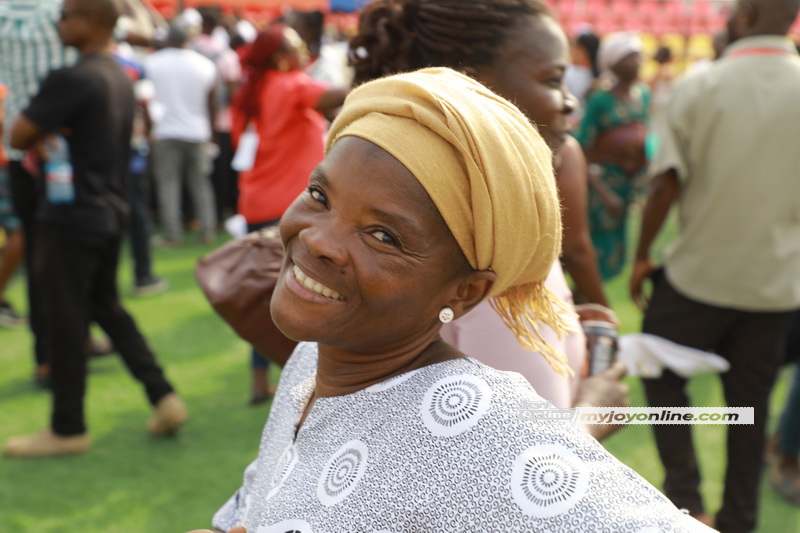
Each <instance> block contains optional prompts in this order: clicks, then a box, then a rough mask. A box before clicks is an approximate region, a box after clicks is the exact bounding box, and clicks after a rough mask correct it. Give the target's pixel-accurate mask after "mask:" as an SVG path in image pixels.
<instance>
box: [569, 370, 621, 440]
mask: <svg viewBox="0 0 800 533" xmlns="http://www.w3.org/2000/svg"><path fill="white" fill-rule="evenodd" d="M627 372H628V367H627V366H625V363H621V362H617V363H615V364H614V366H612V367H611V368H609V369H608V370H606V371H604V372H601V373H599V374H597V375H594V376H589V377H586V378H584V379H582V380H581V382H580V384H579V385H578V394H577V398H576V399H575V405H574V407H628V405H629V404H628V393H629V392H630V388H629V387H628V385H627V384H626V383H624V382H623V381H622V378H623V377H625V374H627ZM622 427H623V426H622V425H619V424H585V425H581V426H580V428H581V429H582V430H583V431H585V432H586V433H588V434H589V435H591V436H592V437H594V438H595V439H597V440H603V439H605V438H606V437H609V436H610V435H612V434H613V433H616V432H617V431H619V430H620V429H621V428H622Z"/></svg>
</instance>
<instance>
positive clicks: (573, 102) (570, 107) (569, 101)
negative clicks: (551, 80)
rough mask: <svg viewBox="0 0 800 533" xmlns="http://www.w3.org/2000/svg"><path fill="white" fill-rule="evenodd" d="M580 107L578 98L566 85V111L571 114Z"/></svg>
mask: <svg viewBox="0 0 800 533" xmlns="http://www.w3.org/2000/svg"><path fill="white" fill-rule="evenodd" d="M577 107H578V99H577V98H576V97H575V95H574V94H572V93H571V92H569V89H567V88H566V87H564V113H566V114H570V113H572V112H573V111H575V108H577Z"/></svg>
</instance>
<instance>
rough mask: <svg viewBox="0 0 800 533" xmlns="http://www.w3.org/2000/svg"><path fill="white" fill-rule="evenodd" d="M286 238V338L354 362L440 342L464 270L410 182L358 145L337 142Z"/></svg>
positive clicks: (278, 291)
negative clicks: (444, 312)
mask: <svg viewBox="0 0 800 533" xmlns="http://www.w3.org/2000/svg"><path fill="white" fill-rule="evenodd" d="M280 229H281V237H282V239H283V242H284V245H285V247H286V256H285V258H284V264H283V268H282V270H281V274H280V277H279V279H278V283H277V285H276V287H275V293H274V296H273V298H272V305H271V310H272V317H273V319H274V320H275V323H276V324H277V325H278V327H280V329H281V330H282V331H283V332H284V333H285V334H286V335H287V336H289V337H290V338H293V339H296V340H311V341H317V342H320V343H322V344H325V345H328V346H333V347H337V348H341V349H348V350H351V351H355V352H358V353H370V354H375V353H378V352H381V353H385V352H387V351H389V352H390V351H392V350H402V349H403V348H404V347H407V346H408V345H409V343H414V342H415V340H416V341H419V339H420V338H421V335H420V334H421V333H422V335H423V336H424V334H425V332H426V331H427V332H433V333H432V334H433V335H434V336H435V335H436V333H437V332H438V319H437V316H438V313H439V311H440V310H441V308H442V307H444V306H445V305H447V301H448V300H447V296H446V295H447V293H448V288H449V287H450V286H451V285H452V282H453V280H454V279H455V278H456V277H457V273H458V272H460V269H463V267H464V264H465V263H466V259H464V257H463V254H462V252H461V250H460V249H459V248H458V245H457V244H456V241H455V238H454V237H453V236H452V234H451V233H450V230H449V229H448V228H447V226H446V225H445V223H444V220H443V219H442V217H441V215H440V214H439V212H438V210H437V209H436V207H435V206H434V204H433V201H432V200H431V199H430V197H429V196H428V194H427V193H426V192H425V190H424V189H423V187H422V186H421V185H420V184H419V182H418V181H417V180H416V179H415V178H414V176H413V175H412V174H411V173H410V172H409V171H408V170H407V169H406V168H405V167H404V166H403V165H402V164H401V163H400V162H399V161H397V159H395V158H394V157H392V156H391V155H389V154H388V153H387V152H386V151H384V150H383V149H381V148H379V147H378V146H376V145H374V144H372V143H370V142H368V141H365V140H363V139H360V138H357V137H345V138H343V139H342V140H340V141H339V142H337V144H336V145H335V146H334V147H333V149H332V150H331V151H330V153H329V154H328V155H327V157H326V158H325V160H324V161H323V162H322V163H321V164H320V165H319V166H318V167H317V168H316V169H315V170H314V171H313V172H312V173H311V177H310V179H309V187H308V189H307V190H306V191H305V192H304V193H303V194H301V195H300V196H299V197H298V198H297V200H295V202H294V203H293V204H292V205H291V206H290V207H289V209H288V210H287V211H286V213H285V214H284V216H283V218H282V219H281V224H280ZM450 288H452V287H450Z"/></svg>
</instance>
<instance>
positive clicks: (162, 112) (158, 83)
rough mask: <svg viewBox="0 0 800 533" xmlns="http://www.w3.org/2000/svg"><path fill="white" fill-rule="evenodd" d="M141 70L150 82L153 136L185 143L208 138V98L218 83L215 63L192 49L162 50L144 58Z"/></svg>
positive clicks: (209, 125)
mask: <svg viewBox="0 0 800 533" xmlns="http://www.w3.org/2000/svg"><path fill="white" fill-rule="evenodd" d="M144 70H145V76H146V77H147V78H148V79H150V80H151V81H152V82H153V92H154V95H153V100H152V102H151V103H150V113H151V116H152V118H153V121H154V122H155V126H154V128H153V136H154V137H155V138H156V139H158V140H162V139H177V140H181V141H186V142H206V141H208V140H209V139H211V124H210V122H209V118H208V95H209V93H210V92H211V90H212V89H213V88H214V86H215V84H216V80H217V67H216V66H215V65H214V63H213V62H212V61H211V60H210V59H207V58H205V57H203V56H202V55H201V54H198V53H197V52H195V51H194V50H189V49H187V48H164V49H163V50H159V51H158V52H155V53H153V54H151V55H149V56H148V57H147V58H146V59H145V62H144Z"/></svg>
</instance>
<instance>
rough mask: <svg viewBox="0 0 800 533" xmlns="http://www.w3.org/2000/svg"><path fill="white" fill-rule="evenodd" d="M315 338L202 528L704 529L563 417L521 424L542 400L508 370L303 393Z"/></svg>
mask: <svg viewBox="0 0 800 533" xmlns="http://www.w3.org/2000/svg"><path fill="white" fill-rule="evenodd" d="M316 366H317V345H316V344H314V343H301V344H300V345H299V346H298V348H297V349H296V350H295V352H294V354H293V355H292V357H291V358H290V359H289V362H288V363H287V364H286V367H285V368H284V370H283V373H282V376H281V381H280V384H279V385H278V391H277V394H276V396H275V399H274V401H273V404H272V410H271V412H270V416H269V419H268V421H267V425H266V427H265V428H264V433H263V436H262V440H261V446H260V450H259V455H258V458H257V459H256V460H255V461H254V462H253V463H252V464H251V465H250V466H249V467H248V468H247V469H246V471H245V476H244V484H243V485H242V487H241V488H240V489H239V490H238V491H237V492H236V493H235V494H234V495H233V496H232V497H231V498H230V500H228V502H227V503H226V504H225V505H224V506H223V507H222V508H221V509H220V510H219V511H218V512H217V513H216V515H215V516H214V519H213V524H214V527H216V528H218V529H220V530H222V531H228V530H230V529H231V528H233V527H234V526H237V525H244V526H245V527H246V528H247V531H249V532H251V533H273V532H276V533H277V532H281V533H283V532H285V531H289V530H291V531H296V532H302V533H310V532H334V531H336V532H339V531H352V532H355V531H359V532H372V533H377V532H378V531H380V532H389V531H398V532H399V531H459V532H472V531H475V532H478V531H480V532H484V531H504V532H512V531H537V532H546V531H552V532H563V531H570V532H581V531H592V532H595V531H615V532H629V531H630V532H633V531H637V532H643V531H659V532H678V531H686V532H689V531H695V532H708V531H711V530H710V529H709V528H707V527H705V526H703V525H701V524H700V523H699V522H697V521H696V520H694V519H692V518H690V517H688V516H687V515H684V514H683V513H681V512H680V511H679V510H678V509H677V508H675V506H674V505H672V503H670V502H669V501H668V500H667V499H666V498H665V497H664V496H663V495H662V494H660V493H659V492H658V491H657V490H656V489H655V488H653V487H652V486H651V485H649V484H648V483H647V482H646V481H644V480H643V479H642V478H641V477H639V476H638V475H637V474H635V473H634V472H633V471H632V470H630V469H629V468H628V467H626V466H625V465H623V464H622V463H620V462H619V461H617V460H616V459H614V457H612V456H611V455H610V454H609V453H608V452H607V451H606V450H605V449H604V448H603V447H602V446H601V445H600V444H598V442H597V441H596V440H594V439H593V438H591V437H589V436H588V435H585V434H584V433H583V432H582V431H580V430H579V429H578V428H577V427H576V426H574V425H572V424H571V423H567V422H550V421H548V422H533V421H523V420H521V419H520V418H519V416H518V414H519V411H520V407H521V405H522V404H523V402H525V404H526V405H529V402H543V401H544V400H542V399H541V398H540V397H539V396H537V395H536V394H535V393H534V392H533V389H531V387H530V385H528V383H527V382H526V381H525V380H524V379H523V378H522V377H521V376H519V375H518V374H515V373H513V372H500V371H497V370H494V369H492V368H489V367H487V366H485V365H483V364H481V363H479V362H478V361H475V360H474V359H458V360H452V361H446V362H443V363H439V364H435V365H430V366H427V367H424V368H421V369H418V370H415V371H412V372H408V373H405V374H401V375H399V376H396V377H394V378H391V379H389V380H386V381H384V382H382V383H379V384H377V385H373V386H372V387H369V388H367V389H364V390H361V391H358V392H355V393H352V394H348V395H345V396H337V397H331V398H320V399H318V400H317V401H316V403H315V404H314V406H313V407H312V409H311V411H310V412H309V414H308V416H307V418H306V420H305V422H304V423H303V426H302V427H301V428H300V430H299V431H298V432H297V435H296V437H295V430H296V425H297V422H298V420H299V419H300V417H301V415H302V413H303V410H304V408H305V406H306V405H307V403H308V400H309V398H310V397H311V394H312V392H313V388H314V380H315V373H316Z"/></svg>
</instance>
